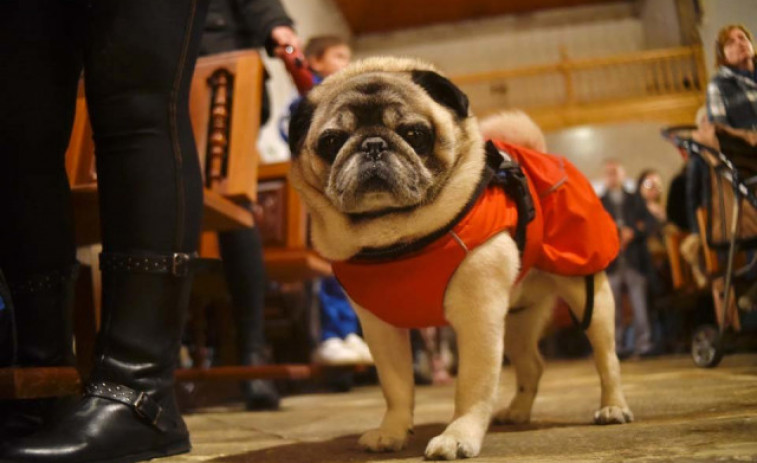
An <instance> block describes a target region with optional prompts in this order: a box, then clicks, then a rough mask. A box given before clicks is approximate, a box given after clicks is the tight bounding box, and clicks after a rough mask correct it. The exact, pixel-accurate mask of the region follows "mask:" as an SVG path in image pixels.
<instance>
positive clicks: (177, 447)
mask: <svg viewBox="0 0 757 463" xmlns="http://www.w3.org/2000/svg"><path fill="white" fill-rule="evenodd" d="M191 450H192V445H191V444H190V443H189V441H182V442H176V443H174V444H171V445H169V446H168V447H166V448H164V449H161V450H149V451H145V452H140V453H134V454H131V455H123V456H120V457H115V458H111V459H108V460H99V459H98V460H86V461H81V462H77V463H137V462H140V461H147V460H152V459H154V458H165V457H170V456H173V455H179V454H182V453H189V452H190V451H191ZM0 463H19V462H18V461H11V460H4V459H0Z"/></svg>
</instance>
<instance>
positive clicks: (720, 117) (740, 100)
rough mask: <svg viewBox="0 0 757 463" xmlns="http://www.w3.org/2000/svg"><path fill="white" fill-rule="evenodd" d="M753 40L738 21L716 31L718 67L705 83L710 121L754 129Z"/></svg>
mask: <svg viewBox="0 0 757 463" xmlns="http://www.w3.org/2000/svg"><path fill="white" fill-rule="evenodd" d="M752 40H753V39H752V34H751V32H749V30H748V29H747V28H746V27H745V26H743V25H741V24H729V25H727V26H725V27H723V28H722V29H720V31H719V32H718V36H717V40H716V42H715V57H716V58H715V59H716V63H715V64H716V65H717V66H718V70H717V73H716V74H715V75H714V76H713V77H712V79H711V80H710V83H709V85H708V86H707V114H708V116H709V119H710V121H712V122H713V123H717V124H723V125H727V126H729V127H733V128H736V129H750V130H757V75H756V74H755V72H757V70H756V69H757V66H755V63H756V62H757V57H756V56H755V52H754V43H753V42H752Z"/></svg>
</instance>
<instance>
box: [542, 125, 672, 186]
mask: <svg viewBox="0 0 757 463" xmlns="http://www.w3.org/2000/svg"><path fill="white" fill-rule="evenodd" d="M663 127H664V125H662V124H658V123H651V122H630V123H623V124H605V125H594V126H582V127H572V128H570V129H565V130H559V131H554V132H550V133H548V134H547V136H546V138H547V150H548V151H549V152H550V153H555V154H562V155H563V156H565V157H566V158H568V160H570V161H571V162H572V163H573V164H575V165H576V167H578V168H579V169H580V170H581V171H582V172H583V173H584V174H585V175H586V176H587V177H588V178H589V179H590V180H591V181H592V183H593V184H594V185H595V187H600V186H601V185H602V166H603V162H604V161H605V160H606V159H617V160H618V161H620V162H621V163H622V164H623V165H624V166H625V168H626V172H627V174H628V178H629V179H630V180H633V181H634V183H635V180H636V178H637V176H638V175H639V173H641V171H642V170H644V169H648V168H653V169H655V170H657V171H658V172H660V176H661V177H662V179H663V184H664V185H665V186H666V189H667V187H668V186H669V185H670V181H671V179H672V178H673V177H674V176H675V174H676V173H677V172H678V170H679V169H680V168H681V166H682V165H683V161H682V160H681V156H680V154H679V153H678V151H677V150H676V149H675V148H674V147H673V145H671V144H670V143H669V142H667V141H665V140H663V139H662V137H661V136H660V129H662V128H663Z"/></svg>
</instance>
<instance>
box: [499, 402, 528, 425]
mask: <svg viewBox="0 0 757 463" xmlns="http://www.w3.org/2000/svg"><path fill="white" fill-rule="evenodd" d="M530 421H531V410H522V409H518V408H516V407H512V406H510V407H505V408H503V409H502V410H500V411H498V412H497V413H495V414H494V422H495V423H497V424H526V423H529V422H530Z"/></svg>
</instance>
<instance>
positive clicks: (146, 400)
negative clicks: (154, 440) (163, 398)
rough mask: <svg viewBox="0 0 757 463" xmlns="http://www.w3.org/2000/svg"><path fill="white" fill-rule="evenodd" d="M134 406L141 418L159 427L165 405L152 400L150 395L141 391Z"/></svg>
mask: <svg viewBox="0 0 757 463" xmlns="http://www.w3.org/2000/svg"><path fill="white" fill-rule="evenodd" d="M133 406H134V411H135V412H136V413H137V415H139V417H140V418H142V419H144V420H147V421H148V422H149V423H150V424H152V425H153V426H155V427H158V420H159V419H160V415H162V414H163V407H161V406H159V405H157V404H156V403H155V402H154V401H152V400H150V397H149V396H148V395H147V394H146V393H145V392H144V391H142V392H140V393H139V395H138V396H137V399H136V400H135V401H134V405H133Z"/></svg>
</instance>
